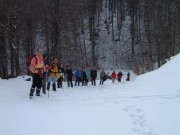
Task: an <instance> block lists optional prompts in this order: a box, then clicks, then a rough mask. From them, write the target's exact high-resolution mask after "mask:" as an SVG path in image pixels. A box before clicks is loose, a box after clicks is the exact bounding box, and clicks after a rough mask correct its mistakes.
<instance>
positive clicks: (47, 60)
mask: <svg viewBox="0 0 180 135" xmlns="http://www.w3.org/2000/svg"><path fill="white" fill-rule="evenodd" d="M43 58H44V65H45V69H46V70H45V71H44V72H43V80H42V91H43V93H44V94H46V85H47V80H48V76H49V72H48V68H49V65H50V63H49V59H48V56H47V54H44V56H43Z"/></svg>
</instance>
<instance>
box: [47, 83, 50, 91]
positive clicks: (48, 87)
mask: <svg viewBox="0 0 180 135" xmlns="http://www.w3.org/2000/svg"><path fill="white" fill-rule="evenodd" d="M49 89H50V82H48V84H47V90H49Z"/></svg>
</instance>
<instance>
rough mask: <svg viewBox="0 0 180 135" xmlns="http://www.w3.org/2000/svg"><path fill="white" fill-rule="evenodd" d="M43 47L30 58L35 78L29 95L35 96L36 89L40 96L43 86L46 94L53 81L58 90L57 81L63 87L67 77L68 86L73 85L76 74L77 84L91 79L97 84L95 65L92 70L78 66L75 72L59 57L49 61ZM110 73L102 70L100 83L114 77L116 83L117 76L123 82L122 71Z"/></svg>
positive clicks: (86, 83) (85, 82)
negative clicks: (65, 66) (59, 59)
mask: <svg viewBox="0 0 180 135" xmlns="http://www.w3.org/2000/svg"><path fill="white" fill-rule="evenodd" d="M42 53H43V51H42V49H38V50H37V54H36V55H34V56H33V57H32V58H31V59H30V66H29V70H30V71H31V75H32V78H33V81H32V86H31V89H30V94H29V96H30V97H31V96H33V95H34V92H35V90H36V96H40V92H41V88H42V92H43V93H44V94H46V89H47V90H50V86H51V82H52V88H53V91H56V82H57V87H58V88H62V87H63V86H62V81H63V79H64V78H65V76H66V78H67V84H68V87H73V82H72V81H73V77H74V76H75V78H76V79H75V86H79V85H80V82H82V86H85V85H88V82H89V81H90V80H91V83H92V85H96V78H97V70H96V69H95V67H93V69H92V70H91V71H90V70H89V67H86V68H83V69H81V68H78V69H77V70H76V71H75V72H74V73H73V72H72V69H71V67H70V66H67V69H66V70H64V65H63V64H62V63H61V64H60V65H59V62H58V59H57V58H55V59H54V60H53V61H52V62H51V63H50V62H49V59H48V56H47V55H44V56H43V54H42ZM108 74H109V73H107V74H106V73H105V71H104V69H102V71H101V72H100V85H102V84H103V82H104V81H105V80H107V79H112V82H113V83H114V82H115V80H116V78H117V79H118V82H121V78H122V76H123V74H122V72H119V73H118V74H117V75H116V73H115V71H113V73H112V74H111V76H109V75H108ZM129 79H130V74H129V72H128V74H127V79H126V80H127V81H129Z"/></svg>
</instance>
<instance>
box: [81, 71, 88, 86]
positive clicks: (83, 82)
mask: <svg viewBox="0 0 180 135" xmlns="http://www.w3.org/2000/svg"><path fill="white" fill-rule="evenodd" d="M82 74H83V77H82V86H84V85H86V80H87V74H86V70H85V69H83V70H82Z"/></svg>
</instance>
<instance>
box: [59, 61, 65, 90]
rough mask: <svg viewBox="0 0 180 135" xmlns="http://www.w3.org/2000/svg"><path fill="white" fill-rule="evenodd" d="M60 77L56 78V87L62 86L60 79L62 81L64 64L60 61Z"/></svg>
mask: <svg viewBox="0 0 180 135" xmlns="http://www.w3.org/2000/svg"><path fill="white" fill-rule="evenodd" d="M59 69H60V78H59V79H58V80H57V87H58V88H62V81H63V78H64V72H65V71H64V64H63V63H61V65H60V67H59Z"/></svg>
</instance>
